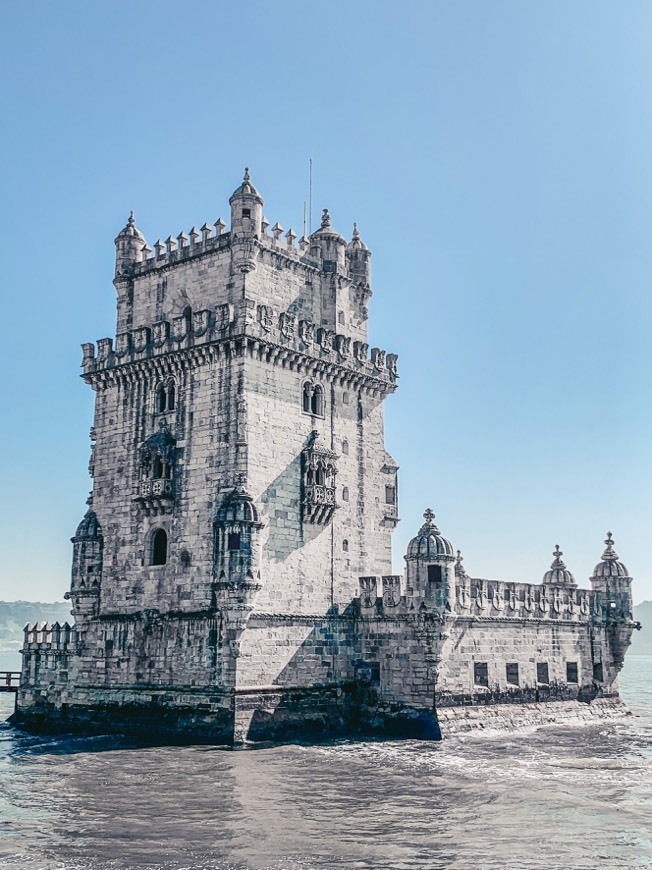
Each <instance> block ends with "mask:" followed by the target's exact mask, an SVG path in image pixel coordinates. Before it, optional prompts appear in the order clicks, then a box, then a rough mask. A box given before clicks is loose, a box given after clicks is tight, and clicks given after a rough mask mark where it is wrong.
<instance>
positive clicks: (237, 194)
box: [229, 166, 264, 205]
mask: <svg viewBox="0 0 652 870" xmlns="http://www.w3.org/2000/svg"><path fill="white" fill-rule="evenodd" d="M242 197H253V198H254V199H257V200H258V202H259V203H260V204H261V205H263V204H264V201H263V198H262V196H261V195H260V194H259V193H258V191H257V190H256V188H255V187H254V186H253V184H252V183H251V176H250V175H249V167H248V166H245V174H244V178H243V179H242V184H241V185H240V187H237V188H236V189H235V190H234V191H233V193H232V194H231V198H230V199H229V204H231V203H232V202H233V200H234V199H239V198H242Z"/></svg>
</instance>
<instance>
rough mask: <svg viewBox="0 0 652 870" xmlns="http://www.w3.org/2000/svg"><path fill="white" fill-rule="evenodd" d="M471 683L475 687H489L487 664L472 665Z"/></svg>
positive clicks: (477, 663) (475, 663)
mask: <svg viewBox="0 0 652 870" xmlns="http://www.w3.org/2000/svg"><path fill="white" fill-rule="evenodd" d="M473 682H474V683H475V685H476V686H488V685H489V665H488V664H487V662H474V663H473Z"/></svg>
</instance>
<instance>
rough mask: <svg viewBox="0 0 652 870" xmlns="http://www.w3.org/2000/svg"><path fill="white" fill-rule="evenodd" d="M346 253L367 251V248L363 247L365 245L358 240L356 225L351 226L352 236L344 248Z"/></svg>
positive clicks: (358, 234)
mask: <svg viewBox="0 0 652 870" xmlns="http://www.w3.org/2000/svg"><path fill="white" fill-rule="evenodd" d="M346 250H347V251H368V250H369V248H368V247H367V246H366V245H365V243H364V242H363V241H362V239H361V238H360V233H359V232H358V225H357V224H353V236H352V238H351V241H350V242H349V244H348V245H347V246H346Z"/></svg>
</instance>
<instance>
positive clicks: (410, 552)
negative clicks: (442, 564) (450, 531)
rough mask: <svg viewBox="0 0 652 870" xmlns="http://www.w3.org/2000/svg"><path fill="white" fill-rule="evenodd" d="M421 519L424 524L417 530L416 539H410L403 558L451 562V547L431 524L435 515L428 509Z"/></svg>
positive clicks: (452, 554) (453, 557) (452, 556)
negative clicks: (423, 520)
mask: <svg viewBox="0 0 652 870" xmlns="http://www.w3.org/2000/svg"><path fill="white" fill-rule="evenodd" d="M423 517H424V519H425V523H424V524H423V525H422V526H421V528H420V529H419V532H418V534H417V535H416V537H414V538H412V540H411V541H410V543H409V544H408V548H407V554H406V556H405V558H406V559H423V560H424V561H430V560H433V559H443V560H445V561H453V560H454V559H455V554H454V553H453V545H452V544H451V542H450V541H449V540H447V539H446V538H444V536H443V535H442V533H441V532H440V531H439V529H438V528H437V526H436V525H435V524H434V523H433V519H434V518H435V515H434V513H433V512H432V511H431V510H430V508H428V510H427V511H426V512H425V513H424V515H423Z"/></svg>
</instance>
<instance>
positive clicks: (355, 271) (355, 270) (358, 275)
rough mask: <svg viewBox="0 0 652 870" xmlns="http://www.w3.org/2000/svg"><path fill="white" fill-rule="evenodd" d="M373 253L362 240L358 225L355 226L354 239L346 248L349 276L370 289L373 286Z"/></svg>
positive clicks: (356, 282)
mask: <svg viewBox="0 0 652 870" xmlns="http://www.w3.org/2000/svg"><path fill="white" fill-rule="evenodd" d="M370 259H371V251H370V250H369V248H368V247H367V246H366V245H365V243H364V242H363V241H362V239H361V238H360V233H359V232H358V225H357V224H353V238H352V239H351V241H350V242H349V244H348V245H347V246H346V262H347V265H348V269H349V276H350V278H351V280H352V281H353V282H354V283H355V284H362V285H363V286H365V287H369V286H370V284H371V268H370V264H369V260H370Z"/></svg>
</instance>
